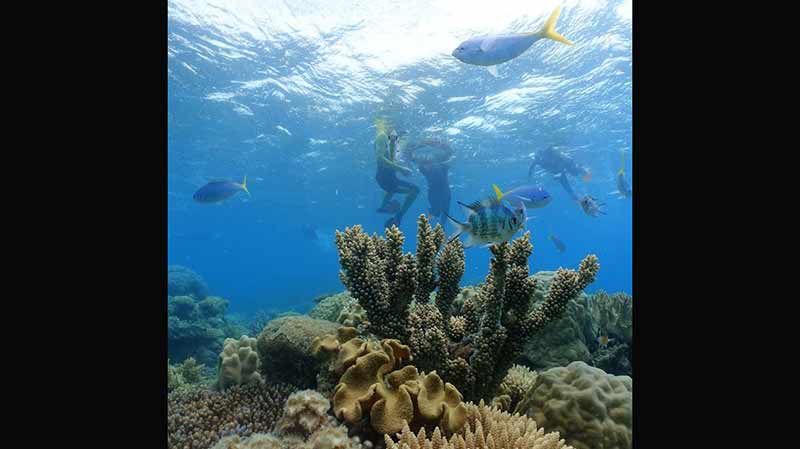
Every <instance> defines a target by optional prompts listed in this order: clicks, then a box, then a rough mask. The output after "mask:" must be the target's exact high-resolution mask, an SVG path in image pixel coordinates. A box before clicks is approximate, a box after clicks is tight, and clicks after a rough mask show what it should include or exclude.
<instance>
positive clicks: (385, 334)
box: [336, 215, 464, 341]
mask: <svg viewBox="0 0 800 449" xmlns="http://www.w3.org/2000/svg"><path fill="white" fill-rule="evenodd" d="M385 236H386V237H385V239H384V238H380V237H378V235H377V234H374V235H373V236H371V237H370V236H368V235H367V234H366V233H365V232H364V231H363V230H362V228H361V226H360V225H356V226H353V227H352V228H346V229H345V230H344V232H340V231H337V232H336V246H337V248H338V251H339V263H340V265H341V267H342V270H341V271H340V272H339V275H340V276H339V277H340V279H341V280H342V283H343V284H344V285H345V287H347V289H348V290H349V291H350V293H351V294H352V296H353V297H354V298H355V299H356V300H357V301H358V303H359V304H360V305H361V306H362V307H363V308H364V310H366V313H367V319H368V321H369V324H368V326H367V327H366V330H367V331H369V332H371V333H373V334H375V335H377V336H378V337H380V338H393V339H398V340H401V341H408V337H409V330H408V314H409V305H410V304H411V301H412V300H414V301H416V303H417V304H426V303H428V302H429V301H430V298H431V293H432V292H433V290H434V289H436V288H438V292H437V295H436V302H437V303H440V304H441V305H442V307H446V306H448V305H449V304H451V303H452V302H453V300H454V299H455V296H456V295H458V291H459V286H458V282H459V280H460V279H461V275H462V274H463V272H464V265H463V264H464V253H463V248H461V243H460V242H459V241H458V240H455V241H453V242H451V243H448V244H447V245H446V247H445V250H443V251H442V254H440V255H439V256H438V257H437V253H438V252H439V249H440V248H441V247H442V245H443V243H444V240H445V234H444V230H443V229H442V227H441V225H437V226H436V228H435V229H434V228H431V226H430V223H428V220H427V218H426V217H425V215H421V216H420V218H419V220H418V226H417V252H416V256H412V255H411V254H403V242H404V241H405V237H404V236H403V233H402V232H400V230H399V229H398V228H397V227H396V226H392V227H391V228H387V229H386V232H385ZM447 247H449V249H448V248H447ZM459 268H460V270H459ZM443 315H444V316H445V317H447V316H449V310H448V311H447V312H446V313H443Z"/></svg>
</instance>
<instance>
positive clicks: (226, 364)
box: [218, 335, 262, 390]
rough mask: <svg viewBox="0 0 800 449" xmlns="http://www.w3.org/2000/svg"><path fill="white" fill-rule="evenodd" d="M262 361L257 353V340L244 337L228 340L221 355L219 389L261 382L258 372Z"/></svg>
mask: <svg viewBox="0 0 800 449" xmlns="http://www.w3.org/2000/svg"><path fill="white" fill-rule="evenodd" d="M259 366H260V361H259V358H258V353H257V352H256V339H255V338H251V337H248V336H247V335H243V336H242V337H241V338H240V339H238V340H236V339H234V338H226V339H225V346H224V349H223V350H222V352H221V353H220V355H219V373H218V375H219V379H218V382H219V388H220V389H222V390H224V389H226V388H229V387H231V386H233V385H242V384H248V383H253V382H261V381H262V380H261V374H259V372H258V368H259Z"/></svg>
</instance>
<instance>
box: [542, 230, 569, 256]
mask: <svg viewBox="0 0 800 449" xmlns="http://www.w3.org/2000/svg"><path fill="white" fill-rule="evenodd" d="M547 239H548V240H550V241H551V242H553V245H556V249H557V250H558V252H560V253H563V252H564V251H566V250H567V245H565V244H564V242H562V241H561V240H560V239H559V238H558V237H556V236H554V235H553V234H550V235H548V236H547Z"/></svg>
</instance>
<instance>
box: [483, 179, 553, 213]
mask: <svg viewBox="0 0 800 449" xmlns="http://www.w3.org/2000/svg"><path fill="white" fill-rule="evenodd" d="M492 189H494V194H495V196H496V197H497V199H498V200H503V199H504V198H505V199H506V200H509V201H511V202H519V201H522V203H523V204H524V205H525V207H527V208H528V209H538V208H540V207H545V206H547V205H548V204H550V202H551V201H553V197H552V196H551V195H550V193H549V192H548V191H546V190H545V189H543V188H541V187H538V186H531V185H525V186H519V187H514V188H513V189H511V190H509V191H507V192H505V193H503V191H502V190H500V187H497V184H492Z"/></svg>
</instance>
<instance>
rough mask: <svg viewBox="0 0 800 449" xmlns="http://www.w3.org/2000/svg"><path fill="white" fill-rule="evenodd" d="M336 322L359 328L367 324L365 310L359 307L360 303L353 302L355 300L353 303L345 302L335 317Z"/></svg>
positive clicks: (363, 327) (365, 326)
mask: <svg viewBox="0 0 800 449" xmlns="http://www.w3.org/2000/svg"><path fill="white" fill-rule="evenodd" d="M336 322H338V323H339V324H342V325H344V326H347V327H355V328H358V329H361V330H364V329H366V328H367V327H368V326H369V320H367V311H366V310H364V308H363V307H361V304H359V303H357V302H355V300H354V301H353V303H351V304H345V306H344V307H342V310H341V311H340V312H339V316H338V317H337V318H336Z"/></svg>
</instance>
